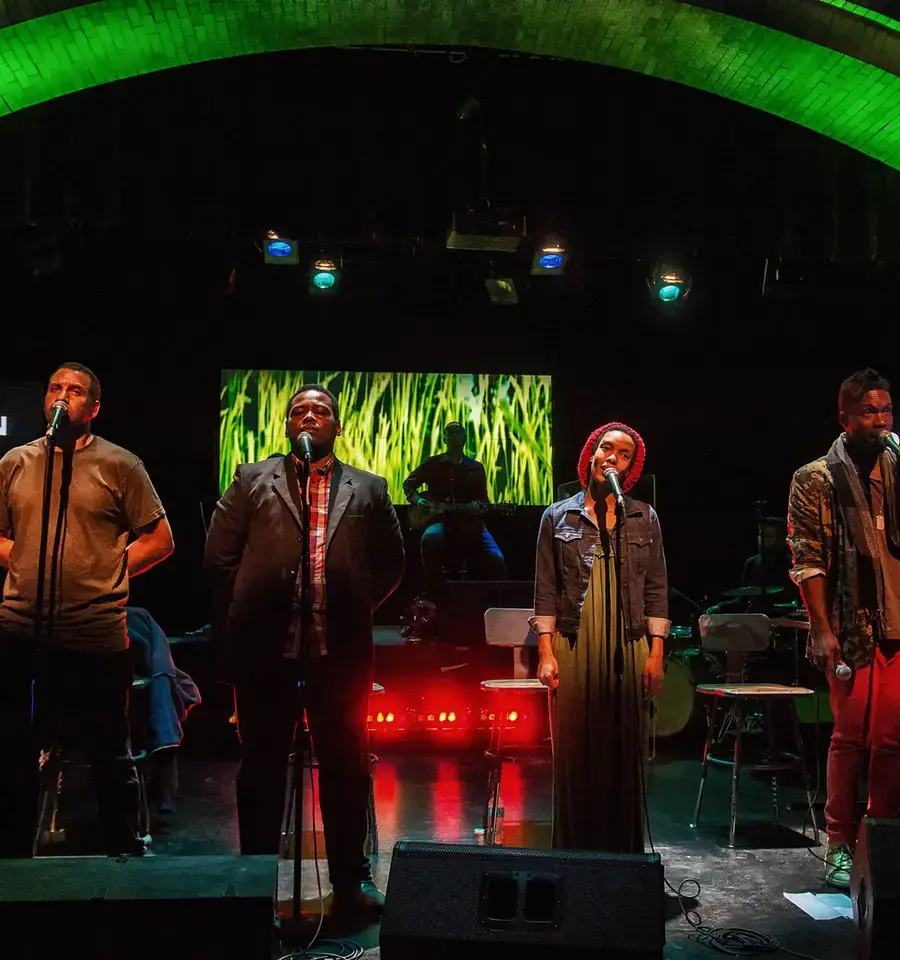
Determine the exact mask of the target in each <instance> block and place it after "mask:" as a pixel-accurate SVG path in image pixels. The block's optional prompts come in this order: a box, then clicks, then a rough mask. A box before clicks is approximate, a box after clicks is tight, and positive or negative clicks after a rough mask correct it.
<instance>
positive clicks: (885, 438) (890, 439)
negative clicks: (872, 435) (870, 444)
mask: <svg viewBox="0 0 900 960" xmlns="http://www.w3.org/2000/svg"><path fill="white" fill-rule="evenodd" d="M881 442H882V443H883V444H884V445H885V447H887V449H888V450H890V451H891V452H892V453H893V454H894V456H896V457H900V443H897V438H896V437H895V436H894V434H892V433H891V431H890V430H885V431H884V432H883V433H882V434H881Z"/></svg>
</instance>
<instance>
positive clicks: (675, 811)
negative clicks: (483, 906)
mask: <svg viewBox="0 0 900 960" xmlns="http://www.w3.org/2000/svg"><path fill="white" fill-rule="evenodd" d="M682 753H683V751H682ZM236 766H237V764H236V762H235V761H230V760H220V761H215V762H212V761H202V760H199V759H189V758H188V757H185V758H183V760H182V762H181V764H180V799H179V801H178V805H177V808H176V810H175V812H174V813H172V814H169V815H168V816H166V817H165V818H162V819H160V820H159V821H158V822H157V823H156V825H155V828H154V833H153V851H154V854H155V856H157V857H165V856H171V855H180V856H184V855H203V854H223V853H232V852H236V851H237V849H238V846H237V826H236V818H235V814H234V790H233V777H234V773H235V770H236ZM698 774H699V755H698V757H697V758H696V759H686V758H685V757H684V756H680V757H679V756H675V755H673V756H671V757H668V758H667V757H666V756H665V755H664V751H663V752H662V753H661V754H660V755H659V756H658V757H657V758H656V759H655V760H654V761H653V762H652V763H651V765H650V770H649V781H648V792H649V806H650V817H651V823H652V829H653V842H654V845H655V848H656V850H657V851H658V852H659V853H660V855H661V856H662V860H663V863H664V866H665V872H666V877H667V879H668V881H669V883H671V884H672V885H673V886H674V887H678V885H679V884H680V883H681V882H682V881H683V880H685V879H686V878H694V879H696V880H697V881H699V883H700V885H701V892H700V896H699V902H698V903H697V904H696V909H697V910H698V911H699V913H700V915H701V916H702V920H703V923H704V924H705V925H707V926H709V927H715V928H728V927H742V928H748V929H751V930H756V931H759V932H763V933H767V934H770V935H771V936H773V937H776V938H777V939H778V940H779V941H780V942H781V943H782V945H784V946H785V947H788V948H789V949H790V950H792V951H796V952H798V953H801V954H804V955H807V956H809V957H812V958H816V960H847V958H848V957H850V956H853V955H854V953H855V929H854V925H853V922H852V921H851V920H848V919H836V920H828V921H814V920H812V919H811V918H810V917H808V916H807V915H806V914H805V913H803V912H802V911H801V910H800V909H799V908H798V907H796V906H794V905H793V904H792V903H791V902H789V901H788V900H787V899H785V897H784V893H785V892H788V893H802V892H832V893H834V892H837V891H834V890H831V889H830V888H828V887H826V886H825V884H824V882H823V866H822V863H821V861H820V860H818V859H816V857H815V856H813V853H816V854H819V855H821V854H822V853H823V848H822V847H819V848H815V847H812V846H811V844H812V841H811V839H809V840H806V839H804V837H803V835H802V834H801V832H800V829H801V827H802V824H803V820H804V812H803V810H802V809H801V807H802V803H801V802H800V801H802V797H803V795H802V793H801V792H800V791H799V790H798V789H797V788H796V787H792V786H790V785H785V786H783V787H782V788H781V800H782V810H783V821H784V822H783V824H782V825H781V826H778V827H775V826H772V825H771V824H770V823H769V817H770V815H771V809H772V808H771V784H770V782H769V781H768V780H766V779H763V778H761V777H760V778H756V777H754V776H753V775H750V774H745V775H744V776H743V777H742V782H741V799H740V812H741V820H740V823H739V833H738V848H737V849H733V850H732V849H729V848H728V845H727V824H728V811H729V802H730V789H731V777H730V772H728V771H726V770H723V769H719V770H711V771H710V775H709V778H708V781H707V787H706V794H705V798H704V810H703V821H702V825H701V827H700V828H698V829H697V830H694V829H692V828H691V827H690V826H689V822H690V819H691V814H692V810H693V803H694V798H695V795H696V789H697V783H698ZM484 784H485V768H484V761H483V758H482V757H481V756H480V755H479V754H477V753H470V754H468V755H461V754H459V753H456V754H451V753H443V754H442V753H438V752H433V753H431V754H430V755H428V754H424V753H422V752H419V753H417V754H415V755H412V754H409V753H400V752H394V753H390V752H388V751H387V750H383V751H380V759H379V761H378V763H377V765H376V773H375V792H376V804H377V816H378V827H379V835H380V843H381V851H380V854H379V856H378V857H377V858H376V859H375V860H374V873H375V879H376V881H377V883H378V886H379V887H380V888H381V889H382V890H383V889H385V887H386V884H387V878H388V873H389V870H390V863H391V850H392V848H393V846H394V844H395V843H396V841H397V840H399V839H402V838H405V839H418V840H437V841H453V842H460V841H462V842H473V830H474V828H475V827H476V826H478V825H479V824H480V822H481V809H482V807H481V805H482V803H483V791H484ZM502 799H503V805H504V807H505V811H506V822H505V843H506V844H507V845H509V846H539V847H543V846H548V845H549V820H550V763H549V757H548V756H546V755H540V754H539V753H538V754H537V755H535V756H533V757H532V758H530V759H528V760H525V761H523V762H518V763H511V764H508V765H507V766H506V767H505V769H504V774H503V787H502ZM306 810H309V803H308V798H307V803H306ZM819 816H820V817H821V811H820V812H819ZM73 826H74V825H73ZM807 833H809V834H810V835H811V833H812V831H811V829H810V828H809V827H807ZM305 834H306V835H305V839H304V850H305V851H306V852H305V854H304V855H305V856H310V858H311V856H312V854H311V850H312V843H311V839H312V836H311V833H310V831H309V830H307V831H306V832H305ZM72 835H73V834H72V833H71V832H70V834H69V836H70V837H71V836H72ZM317 836H318V842H319V854H320V856H321V850H322V842H323V839H322V836H321V832H320V831H317ZM58 852H59V853H62V852H63V850H62V849H60V850H59V851H58ZM79 852H80V851H79ZM320 864H321V868H322V875H323V878H324V877H327V871H326V869H325V864H324V861H320ZM314 867H315V864H314V862H313V861H312V859H309V860H305V861H304V874H305V875H304V879H303V888H304V899H313V898H314V897H315V895H316V879H315V869H314ZM328 889H329V888H328V886H327V881H326V882H325V892H326V893H327V891H328ZM439 895H440V891H439V890H438V891H437V892H436V896H439ZM668 901H669V902H668V904H667V916H668V920H667V924H666V933H667V941H668V942H667V947H666V954H665V955H666V957H667V958H679V960H681V958H684V960H687V958H694V957H712V956H714V955H715V951H713V950H711V949H710V948H709V947H706V946H703V945H701V944H699V943H696V942H694V941H693V940H692V939H691V933H692V931H691V927H690V926H689V925H688V923H687V922H686V921H685V919H684V917H683V916H682V914H681V911H680V910H679V907H678V902H677V900H676V898H675V897H674V896H670V897H668ZM356 940H357V942H359V943H360V944H361V945H362V946H364V947H365V948H366V952H365V957H366V958H370V960H374V958H377V957H378V956H379V951H378V930H377V927H376V928H372V929H370V930H368V931H365V932H364V933H362V934H360V935H359V936H358V937H357V938H356Z"/></svg>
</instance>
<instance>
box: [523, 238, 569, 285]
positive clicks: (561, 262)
mask: <svg viewBox="0 0 900 960" xmlns="http://www.w3.org/2000/svg"><path fill="white" fill-rule="evenodd" d="M568 259H569V254H568V252H567V250H566V246H565V244H564V243H561V242H560V241H558V240H556V239H555V238H552V237H550V238H548V239H547V240H545V241H544V243H543V244H542V245H541V246H539V247H536V248H535V251H534V256H533V257H532V260H531V275H532V276H533V277H561V276H562V275H563V273H564V272H565V269H566V262H567V260H568Z"/></svg>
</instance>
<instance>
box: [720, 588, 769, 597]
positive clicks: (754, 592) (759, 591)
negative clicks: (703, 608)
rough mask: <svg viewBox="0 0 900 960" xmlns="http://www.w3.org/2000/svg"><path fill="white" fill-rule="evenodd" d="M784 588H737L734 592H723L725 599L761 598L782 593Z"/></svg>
mask: <svg viewBox="0 0 900 960" xmlns="http://www.w3.org/2000/svg"><path fill="white" fill-rule="evenodd" d="M783 591H784V587H735V588H734V590H723V591H722V596H723V597H761V596H763V594H766V595H768V594H771V593H782V592H783Z"/></svg>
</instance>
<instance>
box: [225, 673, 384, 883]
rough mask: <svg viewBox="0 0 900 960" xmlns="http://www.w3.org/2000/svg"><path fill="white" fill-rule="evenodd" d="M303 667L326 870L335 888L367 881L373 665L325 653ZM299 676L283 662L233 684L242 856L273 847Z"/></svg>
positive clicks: (274, 849) (271, 850) (270, 850)
mask: <svg viewBox="0 0 900 960" xmlns="http://www.w3.org/2000/svg"><path fill="white" fill-rule="evenodd" d="M304 671H305V674H306V683H305V685H304V693H303V698H304V701H305V707H306V717H307V722H308V724H309V732H310V736H311V737H312V742H313V746H314V749H315V754H316V759H317V760H318V765H319V806H320V808H321V811H322V825H323V828H324V832H325V846H326V848H327V852H328V874H329V878H330V880H331V884H332V886H333V887H338V888H340V887H349V886H352V885H354V884H359V883H361V882H362V881H364V880H367V879H369V878H370V867H369V860H368V857H366V855H365V842H366V835H367V832H368V821H367V812H368V799H369V751H368V735H367V732H366V726H367V724H366V716H367V712H368V704H369V695H370V693H371V690H372V672H371V666H370V662H364V664H363V665H362V667H360V666H359V665H358V664H357V665H356V666H354V665H353V664H348V663H347V662H346V660H344V659H340V658H339V657H338V656H337V655H334V654H328V655H327V656H325V657H322V658H319V659H316V660H313V661H311V662H310V663H309V664H308V665H307V666H305V667H304ZM299 675H300V671H299V668H298V666H297V665H296V664H295V663H293V662H290V661H287V660H282V661H280V662H276V663H274V664H270V665H267V666H266V667H259V666H257V667H253V668H250V669H248V670H245V671H244V673H243V677H242V679H241V680H240V681H239V682H238V683H237V684H236V687H235V700H236V704H237V716H238V731H239V734H240V739H241V754H242V762H241V768H240V771H239V772H238V776H237V806H238V826H239V829H240V839H241V853H244V854H260V853H276V852H277V851H278V845H279V837H280V828H281V820H282V814H283V808H284V797H285V786H286V782H287V781H286V770H287V761H288V756H289V754H290V752H291V747H292V744H293V732H294V725H295V720H296V716H297V704H298V696H297V682H298V679H299ZM298 840H299V838H298Z"/></svg>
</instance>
